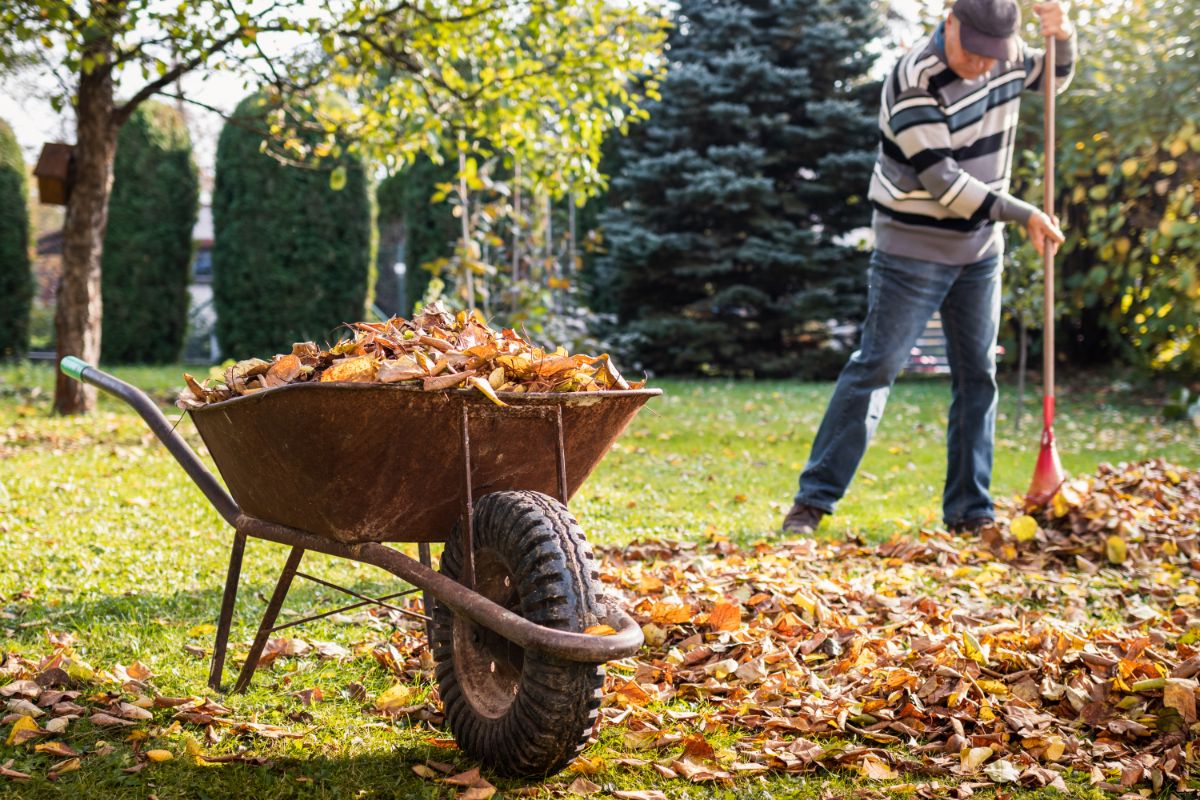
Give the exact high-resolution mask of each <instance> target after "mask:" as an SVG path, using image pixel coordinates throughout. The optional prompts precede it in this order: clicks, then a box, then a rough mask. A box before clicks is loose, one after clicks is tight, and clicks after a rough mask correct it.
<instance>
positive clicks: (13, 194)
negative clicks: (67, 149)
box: [0, 120, 33, 359]
mask: <svg viewBox="0 0 1200 800" xmlns="http://www.w3.org/2000/svg"><path fill="white" fill-rule="evenodd" d="M27 198H28V178H27V175H26V172H25V159H24V158H23V157H22V155H21V148H20V147H19V146H18V145H17V140H16V137H14V136H13V132H12V128H10V127H9V126H8V124H7V123H6V122H4V121H3V120H0V359H4V358H13V357H20V356H22V355H24V353H25V350H26V347H27V345H28V340H29V306H30V303H31V301H32V300H33V271H32V269H31V268H30V263H29V208H28V206H27V204H26V203H27Z"/></svg>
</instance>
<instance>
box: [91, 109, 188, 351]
mask: <svg viewBox="0 0 1200 800" xmlns="http://www.w3.org/2000/svg"><path fill="white" fill-rule="evenodd" d="M199 202H200V181H199V177H198V174H197V170H196V164H195V162H194V161H193V160H192V142H191V137H190V136H189V135H188V130H187V125H186V124H185V122H184V119H183V116H182V115H181V114H180V113H179V112H178V111H177V110H175V109H174V108H172V107H170V106H167V105H163V104H161V103H154V102H147V103H143V104H142V105H140V106H138V108H137V110H136V111H135V112H134V113H133V116H131V117H130V118H129V121H128V122H127V123H125V125H124V126H123V127H122V128H121V133H120V134H119V136H118V137H117V155H116V159H115V161H114V162H113V188H112V195H111V196H110V198H109V201H108V229H107V231H106V232H105V235H104V250H103V253H104V255H103V257H102V260H101V287H102V294H101V296H102V297H103V298H104V320H103V334H102V336H101V340H100V353H101V359H102V360H104V361H105V362H108V363H158V364H163V363H169V362H172V361H175V360H177V359H178V358H179V353H180V351H181V350H182V349H183V340H184V337H185V336H186V335H187V312H188V280H189V278H190V276H191V260H192V229H193V228H194V227H195V225H196V213H197V210H198V206H199Z"/></svg>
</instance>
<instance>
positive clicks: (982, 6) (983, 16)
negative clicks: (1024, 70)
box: [951, 0, 1021, 61]
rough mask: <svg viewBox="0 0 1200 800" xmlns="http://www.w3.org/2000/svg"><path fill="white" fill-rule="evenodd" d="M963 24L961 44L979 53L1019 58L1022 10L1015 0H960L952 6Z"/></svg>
mask: <svg viewBox="0 0 1200 800" xmlns="http://www.w3.org/2000/svg"><path fill="white" fill-rule="evenodd" d="M951 10H952V11H953V12H954V16H955V17H956V18H957V19H958V21H959V22H960V23H961V28H962V36H961V39H962V46H963V48H965V49H966V50H968V51H970V52H972V53H975V54H976V55H981V56H987V57H988V58H995V59H997V60H1000V61H1016V60H1017V56H1018V55H1019V54H1020V47H1019V46H1018V45H1019V39H1018V35H1017V32H1018V30H1019V29H1020V27H1021V9H1020V7H1019V6H1018V5H1017V3H1016V0H957V1H956V2H955V3H954V8H953V9H951Z"/></svg>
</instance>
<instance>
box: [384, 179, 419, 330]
mask: <svg viewBox="0 0 1200 800" xmlns="http://www.w3.org/2000/svg"><path fill="white" fill-rule="evenodd" d="M375 230H376V235H377V238H378V241H379V244H378V248H377V250H376V257H375V272H376V278H375V305H376V306H378V307H379V309H380V310H381V311H383V312H384V313H385V314H392V315H395V314H400V315H401V316H405V315H407V314H408V313H409V312H410V311H411V310H412V304H411V303H410V302H409V301H408V298H407V296H406V294H407V293H406V292H405V287H404V284H403V282H402V281H401V278H400V276H399V275H397V274H396V271H395V265H396V261H397V260H400V261H404V256H405V253H404V250H403V249H402V248H406V247H407V246H406V244H405V236H406V234H407V231H406V229H405V224H404V178H403V177H402V176H400V175H389V176H387V177H386V178H384V179H383V180H382V181H380V182H379V184H378V185H377V186H376V187H375Z"/></svg>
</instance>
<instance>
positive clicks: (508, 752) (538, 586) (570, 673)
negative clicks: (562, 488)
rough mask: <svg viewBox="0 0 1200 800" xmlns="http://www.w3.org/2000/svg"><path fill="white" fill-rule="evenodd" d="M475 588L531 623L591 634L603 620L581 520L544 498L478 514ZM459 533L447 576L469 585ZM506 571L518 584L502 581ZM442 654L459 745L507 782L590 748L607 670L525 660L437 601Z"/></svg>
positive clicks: (516, 496)
mask: <svg viewBox="0 0 1200 800" xmlns="http://www.w3.org/2000/svg"><path fill="white" fill-rule="evenodd" d="M473 528H474V550H475V564H476V587H477V589H478V590H479V591H480V592H481V593H482V594H484V595H486V596H488V597H489V598H490V599H492V600H493V601H495V602H499V603H500V604H501V605H504V606H506V607H507V608H509V609H510V610H511V611H514V612H516V613H519V614H520V615H521V616H523V617H525V618H526V619H528V620H531V621H533V622H536V623H538V624H539V625H545V626H547V627H550V628H555V629H558V630H565V631H574V632H577V633H578V632H582V631H583V630H585V629H586V628H587V627H588V626H591V625H595V624H596V623H597V621H598V620H599V619H601V618H602V617H603V616H604V608H603V606H602V604H601V602H602V601H601V585H600V580H599V573H598V571H597V569H596V562H595V558H594V556H593V555H592V551H591V547H590V546H589V545H588V543H587V540H586V539H585V538H584V535H583V531H582V530H580V528H579V523H577V522H576V521H575V519H574V517H572V516H571V513H570V512H569V511H567V509H566V508H565V507H563V505H562V504H561V503H559V502H558V501H557V500H554V499H553V498H550V497H548V496H546V495H544V494H541V493H539V492H496V493H494V494H489V495H486V496H485V497H482V498H480V499H479V501H478V502H476V504H475V514H474V525H473ZM462 564H463V557H462V537H461V534H460V531H459V530H458V528H456V529H455V531H454V533H453V534H451V536H450V539H449V541H447V542H446V548H445V550H444V551H443V553H442V564H441V572H442V573H443V574H445V575H447V576H448V577H451V578H453V579H455V580H460V578H461V570H462ZM505 570H507V576H508V577H510V578H511V580H510V582H508V583H505V582H504V581H503V580H502V579H500V578H499V577H498V576H503V575H504V571H505ZM432 617H433V621H432V624H431V628H432V631H433V632H432V639H431V641H432V646H433V657H434V659H435V661H436V662H437V679H438V690H439V692H440V693H441V696H442V704H443V706H444V708H445V717H446V721H447V723H449V725H450V730H451V731H452V732H453V733H454V738H455V740H456V741H457V742H458V746H459V747H460V748H461V749H462V750H463V751H464V752H466V753H467V754H468V755H470V756H471V757H472V758H474V759H476V760H478V761H480V762H482V763H483V764H484V765H486V766H487V767H489V768H491V769H492V770H494V771H495V772H496V773H499V774H501V775H508V776H521V777H525V776H535V775H550V774H553V773H555V772H558V771H560V770H562V769H563V768H565V767H566V766H567V765H568V764H570V763H571V761H572V760H573V759H574V758H575V756H576V755H578V754H579V752H580V751H581V750H583V748H584V746H585V745H586V744H587V740H588V737H589V736H590V735H591V733H592V730H593V728H594V727H595V725H596V719H597V717H598V715H599V708H600V698H601V687H602V685H603V683H604V670H603V668H602V667H601V666H600V665H597V664H580V663H575V662H569V661H563V660H559V659H555V658H551V657H548V656H542V655H538V654H536V653H533V652H526V651H524V650H523V649H522V648H520V647H517V646H516V645H514V644H512V643H511V642H508V641H507V640H504V639H502V638H501V637H499V636H497V635H496V634H493V633H491V632H490V631H487V630H486V629H485V628H482V627H480V626H476V625H475V624H474V623H471V622H470V621H468V620H465V619H462V618H460V617H457V616H456V615H455V614H454V613H453V612H452V611H450V609H449V608H447V607H446V606H445V605H443V604H442V603H439V602H436V601H435V602H434V603H433V614H432Z"/></svg>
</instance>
